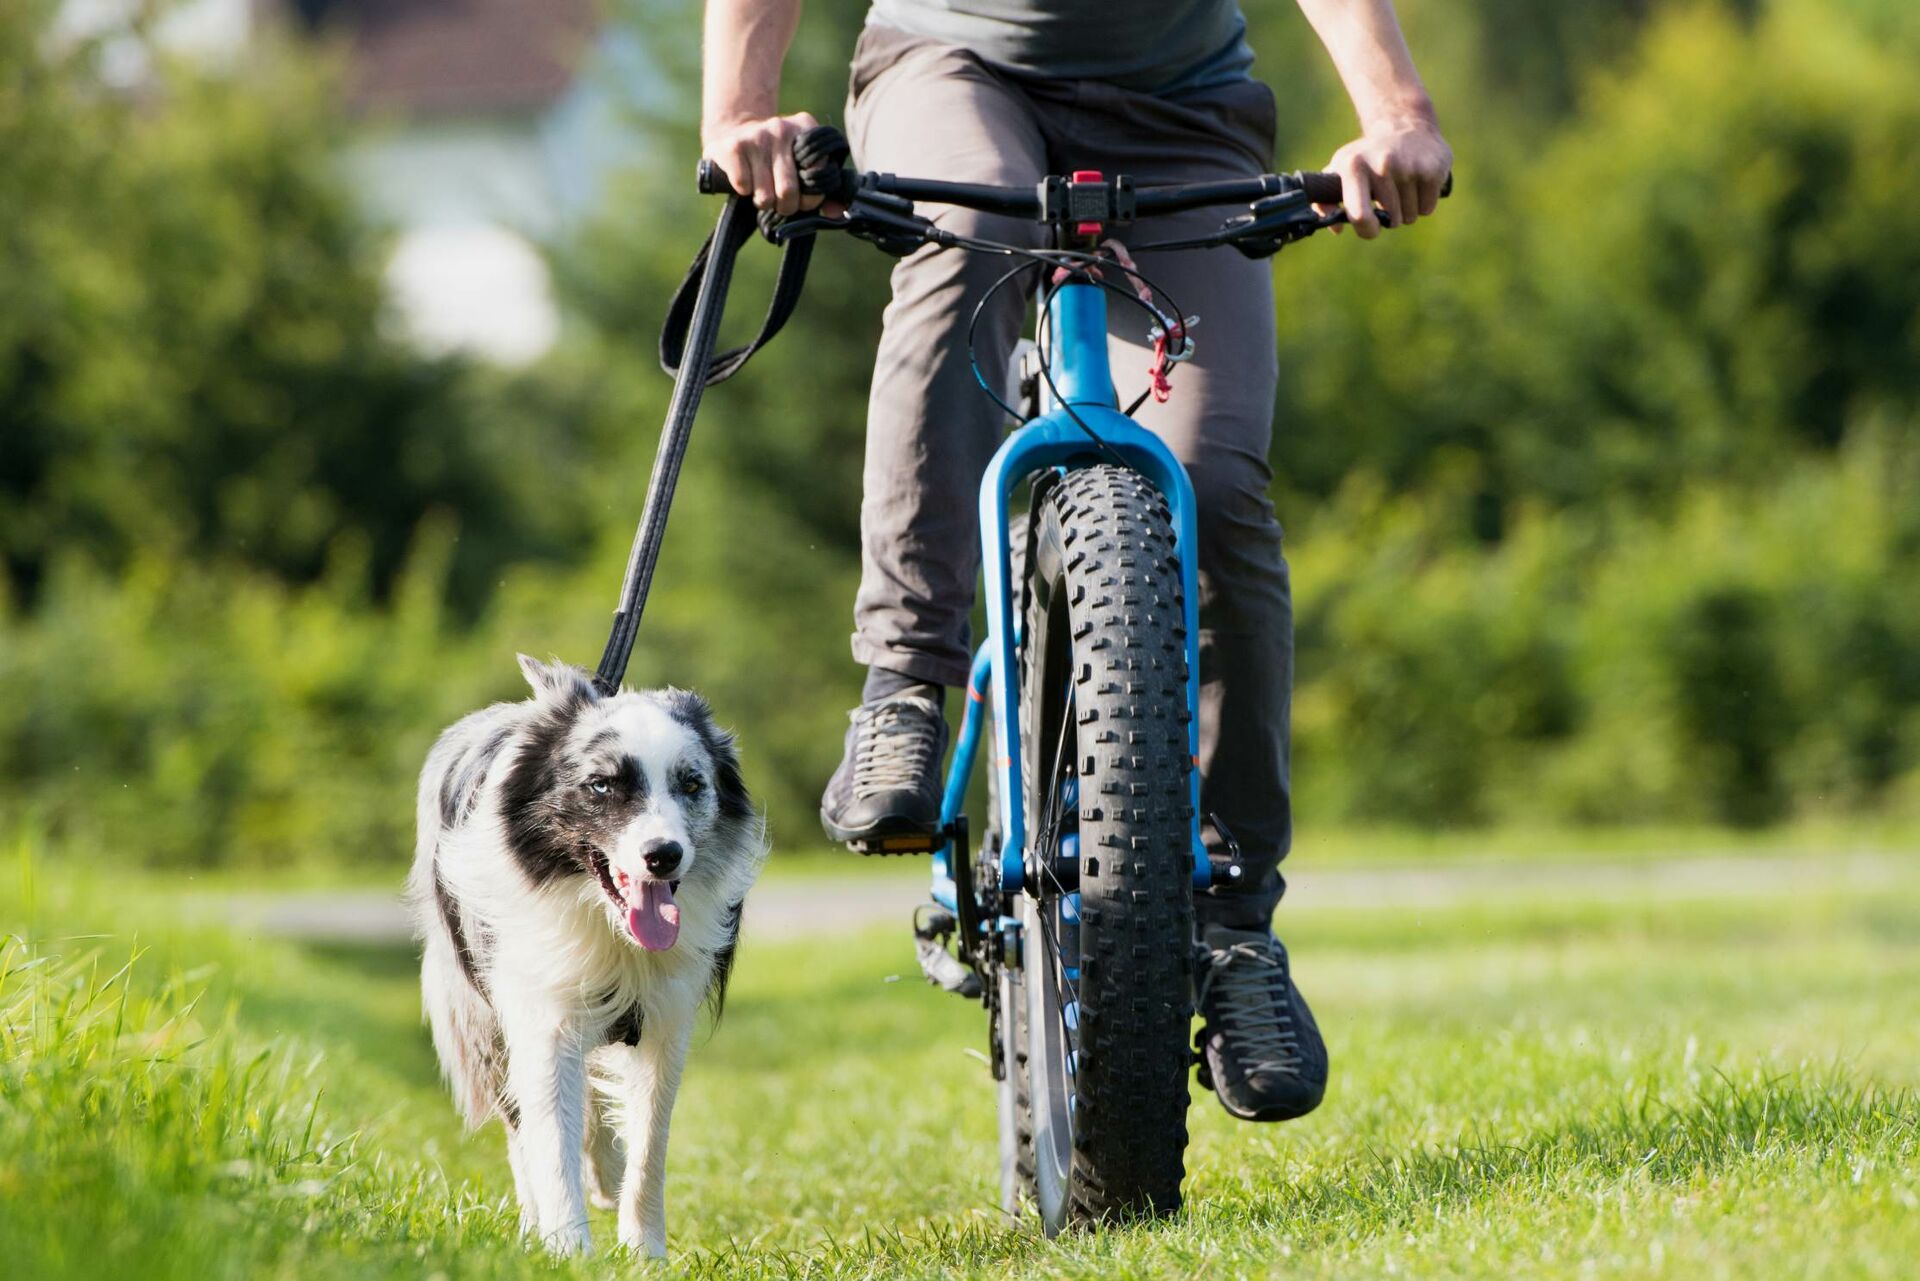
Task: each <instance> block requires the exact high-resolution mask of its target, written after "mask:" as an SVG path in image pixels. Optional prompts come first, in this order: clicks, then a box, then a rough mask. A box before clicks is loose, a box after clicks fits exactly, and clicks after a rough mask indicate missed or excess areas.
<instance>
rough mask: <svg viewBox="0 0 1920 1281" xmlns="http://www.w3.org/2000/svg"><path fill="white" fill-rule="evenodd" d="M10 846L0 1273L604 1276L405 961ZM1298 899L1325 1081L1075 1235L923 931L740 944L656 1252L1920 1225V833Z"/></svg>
mask: <svg viewBox="0 0 1920 1281" xmlns="http://www.w3.org/2000/svg"><path fill="white" fill-rule="evenodd" d="M1303 874H1305V872H1304V871H1303ZM6 879H7V881H8V882H9V883H8V884H5V885H0V929H4V930H12V931H14V932H16V933H17V935H18V936H19V937H17V938H16V939H15V940H14V941H12V942H11V943H9V944H7V945H6V948H5V959H4V961H0V1259H4V1260H7V1265H6V1271H7V1274H8V1275H9V1276H21V1277H32V1278H43V1277H44V1278H60V1277H88V1278H93V1277H100V1276H116V1277H121V1276H124V1277H176V1276H177V1277H181V1278H187V1277H193V1278H203V1277H236V1278H237V1277H248V1278H252V1277H263V1276H264V1277H273V1276H284V1277H300V1278H312V1277H318V1278H328V1277H372V1276H402V1277H409V1278H412V1277H423V1276H430V1275H444V1276H447V1277H469V1276H470V1277H492V1276H501V1277H506V1276H548V1275H553V1276H605V1275H607V1274H608V1272H609V1263H608V1261H607V1260H606V1259H605V1258H602V1259H599V1260H596V1261H588V1262H576V1263H569V1264H559V1263H554V1262H551V1261H549V1260H546V1259H544V1258H543V1257H541V1256H539V1255H536V1254H529V1253H528V1252H527V1251H526V1250H525V1249H523V1247H522V1246H521V1245H520V1243H519V1242H518V1241H517V1240H516V1239H515V1236H514V1215H513V1213H512V1211H511V1209H510V1208H509V1207H508V1205H507V1196H508V1192H509V1179H508V1176H507V1171H506V1166H505V1161H504V1158H503V1156H502V1154H501V1142H500V1137H499V1134H498V1131H497V1130H491V1131H486V1132H483V1133H481V1134H480V1135H478V1136H465V1135H463V1134H462V1133H461V1132H460V1130H459V1128H458V1126H457V1124H456V1122H455V1120H454V1118H453V1114H452V1109H451V1107H450V1105H449V1104H448V1102H447V1101H446V1099H445V1097H444V1096H443V1095H442V1093H441V1091H440V1088H439V1086H438V1083H437V1081H436V1079H435V1075H434V1065H433V1060H432V1054H431V1050H430V1048H429V1047H428V1045H427V1043H426V1040H425V1037H424V1035H423V1033H422V1031H421V1030H420V1028H419V1026H418V1020H417V1005H416V999H415V994H414V991H413V972H412V962H411V958H410V957H409V956H408V955H406V954H405V953H403V952H399V951H392V950H381V949H342V948H313V947H302V946H296V945H293V944H289V943H285V942H278V941H270V940H263V939H258V938H247V937H242V936H239V935H236V934H231V933H225V932H220V931H215V930H209V929H207V928H205V927H187V926H183V925H179V924H177V923H175V917H174V908H175V905H176V900H177V898H178V895H179V893H180V891H177V890H174V889H170V888H169V887H168V886H167V885H165V884H164V883H161V882H154V881H146V880H141V881H129V882H118V881H109V880H106V879H104V878H100V877H97V876H95V877H87V876H82V875H79V874H76V873H73V872H69V871H59V870H55V869H53V868H50V867H48V866H46V865H44V863H43V864H41V865H39V866H35V865H33V864H31V863H30V862H29V861H28V860H27V859H26V857H25V854H24V853H23V855H22V857H21V861H20V874H19V875H17V876H9V877H7V878H6ZM192 888H193V887H187V889H188V890H192ZM1283 920H1284V921H1285V925H1286V929H1285V933H1286V936H1287V938H1288V940H1289V942H1290V944H1291V945H1292V947H1293V950H1294V953H1295V958H1296V965H1297V968H1298V971H1299V975H1300V979H1301V982H1302V985H1303V986H1304V987H1305V988H1306V989H1307V991H1308V992H1309V993H1310V995H1311V996H1312V997H1313V999H1314V1002H1315V1005H1316V1009H1317V1010H1318V1012H1319V1014H1320V1016H1321V1021H1322V1023H1323V1025H1324V1027H1325V1030H1326V1033H1327V1037H1328V1040H1329V1042H1330V1043H1331V1046H1332V1050H1333V1054H1334V1060H1335V1073H1336V1075H1335V1083H1334V1088H1333V1091H1332V1093H1331V1094H1330V1096H1329V1098H1328V1101H1327V1104H1326V1106H1325V1107H1323V1108H1322V1110H1321V1111H1320V1112H1319V1113H1318V1114H1316V1115H1315V1116H1313V1117H1311V1118H1308V1119H1307V1120H1305V1121H1303V1122H1299V1123H1296V1124H1293V1125H1288V1126H1281V1127H1267V1128H1252V1127H1245V1126H1239V1125H1235V1124H1232V1123H1231V1122H1230V1121H1229V1120H1228V1119H1227V1118H1226V1117H1225V1115H1224V1114H1223V1113H1222V1112H1221V1111H1220V1110H1219V1109H1218V1107H1217V1106H1216V1105H1214V1104H1213V1103H1212V1102H1211V1100H1210V1099H1207V1098H1204V1097H1196V1100H1195V1107H1194V1110H1193V1112H1192V1113H1191V1122H1192V1128H1193V1131H1194V1142H1193V1148H1192V1152H1191V1157H1190V1161H1189V1168H1190V1171H1191V1175H1190V1178H1189V1181H1188V1194H1189V1207H1188V1209H1187V1210H1186V1211H1185V1212H1184V1213H1183V1214H1182V1215H1181V1216H1179V1217H1178V1218H1177V1219H1175V1220H1173V1221H1171V1222H1168V1223H1163V1224H1158V1225H1151V1226H1138V1227H1132V1228H1126V1229H1120V1230H1110V1231H1104V1232H1099V1233H1092V1234H1086V1235H1081V1236H1078V1237H1074V1238H1071V1239H1067V1240H1063V1241H1060V1242H1051V1243H1050V1242H1046V1241H1044V1240H1042V1239H1040V1238H1039V1237H1037V1236H1036V1235H1035V1234H1034V1233H1033V1232H1032V1231H1031V1230H1030V1229H1027V1228H1015V1227H1009V1226H1007V1225H1006V1224H1005V1223H1004V1221H1003V1220H1002V1219H1001V1218H1000V1217H999V1216H998V1214H997V1213H996V1212H995V1210H994V1208H993V1202H994V1197H995V1185H994V1157H993V1151H992V1144H993V1114H992V1097H991V1092H990V1090H989V1088H988V1080H987V1075H986V1071H985V1069H984V1067H983V1066H982V1065H981V1063H980V1062H978V1061H977V1060H976V1059H975V1058H974V1057H972V1056H971V1055H970V1054H969V1051H972V1050H978V1049H981V1048H984V1020H982V1019H981V1018H980V1017H979V1015H978V1012H977V1011H976V1010H974V1009H972V1008H970V1007H968V1006H966V1005H964V1004H963V1003H961V1002H959V1001H956V1000H954V999H952V998H950V997H945V996H941V995H939V994H937V993H935V992H933V991H931V990H930V989H928V988H927V987H925V986H924V985H923V984H921V983H920V981H919V979H918V977H917V974H916V973H915V972H914V970H913V960H912V955H911V951H910V949H909V947H908V946H907V940H906V937H905V931H904V929H899V930H885V931H881V932H878V933H875V934H870V935H866V936H862V937H857V938H851V939H831V940H822V941H820V942H818V943H805V944H799V943H779V944H774V943H769V942H765V941H761V942H758V943H756V942H754V941H753V940H752V939H751V938H750V939H749V942H748V944H747V946H746V948H745V949H744V951H743V955H742V958H741V964H740V969H739V972H738V978H737V982H736V987H735V996H734V999H733V1000H732V1002H731V1004H730V1006H729V1013H728V1016H727V1020H726V1022H725V1024H724V1025H723V1026H722V1027H721V1028H720V1029H719V1031H718V1032H717V1033H716V1034H715V1035H714V1036H712V1037H711V1038H710V1039H703V1040H702V1041H701V1042H699V1043H698V1044H697V1045H696V1049H695V1056H694V1065H693V1068H692V1071H691V1073H690V1079H689V1086H688V1089H687V1090H686V1092H685V1094H684V1095H683V1096H682V1103H681V1108H680V1111H679V1113H678V1115H677V1117H676V1126H675V1139H674V1148H673V1161H672V1166H673V1173H672V1176H671V1178H670V1180H669V1226H670V1230H671V1233H672V1237H673V1247H674V1260H673V1264H672V1271H673V1272H674V1273H676V1274H679V1275H691V1276H701V1277H704V1276H713V1277H722V1276H726V1277H731V1276H768V1277H789V1276H792V1277H816V1276H818V1277H867V1276H889V1275H900V1274H907V1275H949V1274H950V1275H961V1276H969V1277H979V1278H992V1279H993V1281H1002V1279H1004V1278H1011V1277H1037V1276H1087V1277H1092V1276H1099V1277H1115V1276H1118V1277H1125V1276H1168V1277H1172V1276H1180V1277H1186V1276H1207V1277H1215V1276H1222V1277H1229V1276H1303V1277H1313V1276H1325V1277H1353V1276H1381V1275H1388V1274H1407V1275H1415V1276H1446V1277H1451V1276H1463V1277H1466V1276H1472V1277H1509V1276H1525V1275H1540V1276H1562V1275H1575V1274H1578V1275H1582V1276H1585V1275H1596V1276H1607V1277H1641V1276H1647V1277H1655V1276H1670V1277H1686V1278H1696V1277H1713V1276H1729V1277H1732V1276H1796V1277H1798V1276H1817V1275H1833V1276H1886V1277H1896V1276H1907V1275H1910V1274H1911V1271H1912V1260H1913V1259H1915V1258H1920V1101H1917V1100H1920V1095H1916V1090H1920V861H1917V862H1916V863H1915V865H1914V869H1913V871H1912V872H1911V873H1904V872H1903V873H1902V874H1901V876H1900V877H1899V880H1898V883H1897V884H1895V885H1892V886H1888V885H1886V884H1876V885H1875V886H1873V887H1872V888H1871V889H1866V888H1849V887H1848V886H1846V885H1832V886H1825V887H1820V888H1817V889H1816V890H1814V891H1813V892H1807V891H1805V890H1802V891H1800V892H1795V893H1783V894H1781V895H1780V896H1778V897H1771V898H1769V897H1756V896H1751V895H1750V896H1745V897H1741V898H1738V899H1729V900H1725V901H1708V902H1698V901H1696V902H1688V903H1684V904H1682V903H1673V904H1661V903H1645V904H1637V905H1633V906H1630V907H1622V906H1620V905H1619V904H1614V903H1610V904H1606V905H1595V904H1581V903H1577V902H1554V901H1546V900H1541V901H1528V900H1505V899H1503V900H1501V901H1500V902H1499V903H1497V904H1488V905H1484V906H1480V907H1477V908H1462V909H1447V910H1444V911H1439V910H1407V909H1397V908H1396V909H1392V910H1382V911H1373V912H1362V911H1357V910H1351V909H1343V910H1341V911H1337V912H1336V911H1323V912H1319V913H1315V914H1311V915H1309V914H1307V913H1306V912H1304V911H1302V912H1301V913H1299V914H1298V915H1296V916H1294V917H1292V918H1285V917H1283ZM130 958H132V963H131V965H129V960H130ZM596 1233H597V1236H598V1238H599V1239H600V1240H601V1241H602V1242H606V1241H609V1240H610V1239H611V1235H612V1234H611V1224H610V1223H609V1222H607V1221H606V1220H605V1219H604V1218H602V1219H601V1220H600V1221H598V1222H597V1223H596ZM618 1266H619V1267H620V1268H623V1269H627V1270H640V1269H641V1267H642V1265H640V1264H637V1263H629V1262H626V1261H624V1260H623V1261H622V1262H621V1263H620V1264H619V1265H618Z"/></svg>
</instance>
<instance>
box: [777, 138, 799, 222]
mask: <svg viewBox="0 0 1920 1281" xmlns="http://www.w3.org/2000/svg"><path fill="white" fill-rule="evenodd" d="M795 136H796V135H792V134H785V133H782V134H778V135H776V136H775V140H774V144H773V207H774V209H775V210H776V211H777V212H778V213H779V214H780V215H781V216H782V217H786V216H787V215H789V214H792V213H793V212H795V211H796V210H798V209H799V208H800V169H799V166H798V165H796V164H795V163H794V159H793V139H794V137H795Z"/></svg>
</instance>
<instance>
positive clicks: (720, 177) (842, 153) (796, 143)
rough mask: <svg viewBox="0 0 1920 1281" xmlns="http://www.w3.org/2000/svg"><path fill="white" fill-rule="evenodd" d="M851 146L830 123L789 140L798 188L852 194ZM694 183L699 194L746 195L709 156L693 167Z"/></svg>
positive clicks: (840, 196) (837, 196) (842, 196)
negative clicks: (797, 177)
mask: <svg viewBox="0 0 1920 1281" xmlns="http://www.w3.org/2000/svg"><path fill="white" fill-rule="evenodd" d="M852 155H853V149H852V148H851V147H849V146H848V145H847V139H846V135H844V134H842V133H841V132H840V131H839V130H838V129H835V128H834V127H833V126H832V125H815V126H814V127H813V128H811V129H809V130H807V131H806V132H805V133H803V134H801V135H800V136H799V137H798V138H795V139H794V140H793V162H794V165H795V167H796V168H798V169H799V171H800V190H802V191H804V192H806V193H807V194H808V195H810V196H825V197H826V198H827V199H829V200H841V201H845V200H850V199H852V198H853V189H854V175H853V171H852V170H850V169H848V168H847V161H848V160H849V159H851V158H852ZM694 184H695V186H697V187H698V188H699V191H700V194H701V195H703V196H727V195H742V196H744V195H747V194H749V193H748V192H744V191H735V190H734V186H733V180H732V179H730V178H728V177H727V174H726V171H725V170H723V169H721V168H720V166H719V165H716V164H714V163H713V161H711V160H706V159H702V160H701V161H700V165H699V167H698V168H697V169H696V170H695V171H694Z"/></svg>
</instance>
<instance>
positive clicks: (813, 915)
mask: <svg viewBox="0 0 1920 1281" xmlns="http://www.w3.org/2000/svg"><path fill="white" fill-rule="evenodd" d="M1911 864H1912V858H1911V857H1909V856H1903V855H1901V854H1896V853H1888V852H1874V853H1821V852H1807V853H1798V854H1793V853H1790V854H1751V855H1750V854H1730V855H1690V856H1685V857H1676V858H1671V859H1656V860H1631V861H1622V862H1589V863H1566V862H1485V863H1480V862H1475V863H1451V864H1446V865H1440V866H1430V867H1419V866H1404V865H1403V866H1392V867H1347V868H1327V869H1323V870H1317V871H1316V870H1314V869H1313V868H1312V867H1311V866H1309V865H1307V864H1304V863H1303V864H1300V865H1299V866H1298V867H1296V868H1295V869H1294V874H1293V876H1292V878H1291V879H1290V881H1289V889H1288V891H1287V910H1288V911H1289V912H1300V911H1311V910H1313V909H1314V908H1348V909H1351V908H1366V907H1409V906H1421V905H1425V906H1431V907H1446V906H1450V905H1453V904H1459V903H1464V902H1487V901H1495V900H1499V899H1515V898H1540V897H1546V896H1554V895H1557V896H1563V897H1568V898H1578V899H1582V900H1586V901H1595V900H1601V901H1605V900H1615V901H1618V900H1632V899H1647V898H1662V899H1669V900H1671V899H1712V898H1740V897H1745V896H1750V895H1771V894H1779V893H1782V892H1787V891H1791V890H1792V889H1794V888H1795V887H1799V886H1805V887H1807V888H1809V889H1811V888H1815V887H1819V886H1828V885H1835V884H1841V885H1848V886H1852V887H1855V888H1873V887H1877V886H1882V885H1892V884H1894V883H1895V882H1896V881H1898V880H1899V878H1900V877H1901V875H1902V873H1903V872H1904V871H1905V869H1906V868H1908V867H1910V866H1911ZM860 871H861V869H860V868H859V867H852V868H850V869H849V871H848V872H847V874H846V875H844V876H835V877H831V878H829V877H825V876H821V877H812V876H802V877H796V876H778V875H776V876H774V877H771V878H769V879H768V880H767V881H765V882H763V883H762V884H761V885H760V886H759V887H758V888H756V889H755V890H754V892H753V896H752V897H751V898H750V899H749V900H748V902H747V910H748V918H747V919H748V921H749V922H750V928H751V929H752V930H753V932H754V934H755V935H756V936H758V937H764V938H803V937H807V936H810V935H815V936H817V935H825V934H833V933H837V932H844V931H847V930H858V929H865V928H868V927H870V926H876V925H884V924H888V923H896V924H898V925H900V926H901V927H902V928H903V929H904V928H905V926H906V922H907V916H908V913H909V912H911V911H912V909H913V906H914V905H915V904H916V903H919V902H921V901H922V900H923V897H924V895H925V893H926V883H925V881H924V880H922V879H920V878H919V877H918V876H914V875H908V874H903V873H905V872H906V871H907V869H905V868H904V867H902V866H901V865H899V864H891V863H890V864H887V865H885V866H882V867H877V868H875V869H873V871H872V872H871V873H870V874H866V875H860V874H858V873H859V872H860ZM192 910H193V911H194V914H195V915H203V914H204V916H205V917H207V918H213V917H220V916H224V917H226V918H227V919H229V920H231V921H232V922H233V923H234V924H235V925H236V927H238V928H240V929H242V930H246V929H258V930H260V931H262V932H265V933H268V934H273V935H277V936H280V937H284V938H295V939H306V940H310V941H314V942H335V943H361V944H389V943H399V942H403V941H405V939H406V937H407V928H408V927H407V917H406V913H405V911H404V909H403V908H402V907H401V905H400V902H399V900H398V899H397V898H396V897H394V896H393V895H390V894H384V893H380V892H377V891H366V890H343V891H312V892H301V893H289V894H258V895H229V896H222V897H221V898H218V899H207V900H204V901H201V902H199V903H196V904H195V905H194V908H193V909H192Z"/></svg>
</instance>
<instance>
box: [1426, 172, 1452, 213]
mask: <svg viewBox="0 0 1920 1281" xmlns="http://www.w3.org/2000/svg"><path fill="white" fill-rule="evenodd" d="M1445 181H1446V179H1444V178H1433V177H1422V178H1421V179H1420V213H1421V215H1422V216H1425V215H1427V214H1430V213H1432V212H1434V211H1435V210H1436V209H1438V208H1439V207H1440V188H1441V186H1442V185H1443V184H1444V183H1445Z"/></svg>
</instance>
